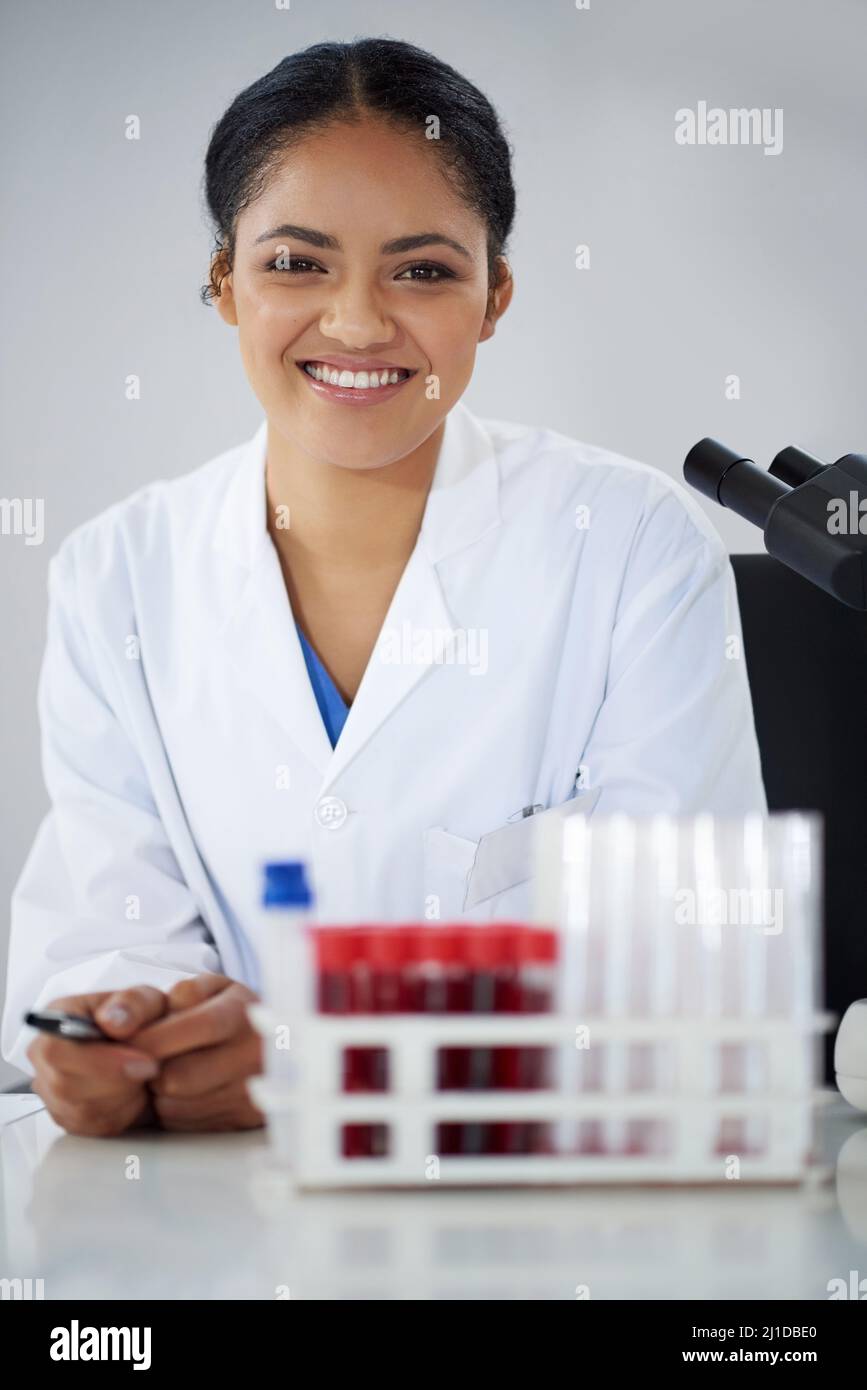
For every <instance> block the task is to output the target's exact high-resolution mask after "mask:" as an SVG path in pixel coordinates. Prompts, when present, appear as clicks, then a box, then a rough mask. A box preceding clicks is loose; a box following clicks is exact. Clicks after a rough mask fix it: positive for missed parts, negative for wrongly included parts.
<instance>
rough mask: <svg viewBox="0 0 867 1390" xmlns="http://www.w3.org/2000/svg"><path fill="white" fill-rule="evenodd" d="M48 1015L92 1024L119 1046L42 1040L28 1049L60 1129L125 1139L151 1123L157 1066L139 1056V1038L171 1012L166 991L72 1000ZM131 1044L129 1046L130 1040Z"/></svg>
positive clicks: (56, 1004) (38, 1087) (43, 1036)
mask: <svg viewBox="0 0 867 1390" xmlns="http://www.w3.org/2000/svg"><path fill="white" fill-rule="evenodd" d="M46 1007H47V1008H50V1009H64V1010H66V1011H67V1012H68V1013H71V1014H79V1015H81V1016H82V1017H83V1018H89V1019H92V1020H93V1021H94V1022H95V1023H97V1024H98V1025H99V1027H100V1028H101V1029H102V1030H103V1032H105V1033H108V1034H109V1035H110V1036H111V1037H112V1038H114V1039H116V1040H117V1041H115V1042H72V1041H71V1040H70V1039H69V1038H60V1037H56V1036H52V1035H49V1034H47V1033H40V1034H39V1036H38V1037H36V1038H35V1039H34V1040H33V1042H32V1043H31V1044H30V1046H29V1048H28V1049H27V1056H28V1058H29V1059H30V1061H31V1062H32V1063H33V1066H34V1068H35V1075H34V1077H33V1082H32V1087H33V1091H34V1092H35V1094H36V1095H38V1096H39V1097H41V1099H42V1100H43V1101H44V1102H45V1108H46V1109H47V1111H48V1113H49V1115H50V1116H51V1118H52V1119H53V1120H55V1121H56V1123H57V1124H59V1125H62V1126H63V1128H64V1129H65V1130H68V1132H69V1133H70V1134H86V1135H94V1136H106V1135H113V1134H122V1133H123V1131H124V1130H125V1129H130V1128H131V1127H133V1126H135V1125H143V1124H152V1123H153V1120H154V1114H153V1106H152V1100H151V1095H150V1092H149V1091H148V1089H147V1085H146V1082H147V1081H149V1080H151V1079H153V1078H154V1077H155V1076H156V1075H157V1073H158V1071H159V1064H158V1063H157V1062H155V1061H154V1060H153V1058H152V1057H150V1056H148V1054H147V1052H144V1051H142V1049H141V1048H140V1047H139V1045H138V1041H137V1039H136V1038H135V1037H134V1035H135V1034H136V1033H137V1032H138V1030H139V1029H140V1028H145V1027H147V1026H148V1025H150V1024H155V1022H156V1020H157V1019H158V1018H161V1017H162V1016H163V1014H164V1013H165V1012H166V1009H167V1007H168V1000H167V998H166V996H165V994H163V992H162V990H159V989H154V988H153V987H152V986H150V985H139V986H136V987H134V988H132V989H121V990H106V991H103V992H102V993H98V994H73V995H68V996H66V997H65V998H63V999H53V1000H52V1001H51V1003H50V1004H49V1005H47V1006H46ZM127 1039H129V1041H126V1040H127Z"/></svg>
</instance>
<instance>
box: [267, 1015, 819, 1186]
mask: <svg viewBox="0 0 867 1390" xmlns="http://www.w3.org/2000/svg"><path fill="white" fill-rule="evenodd" d="M250 1017H251V1019H252V1021H253V1022H254V1025H255V1026H256V1027H257V1029H258V1030H259V1031H260V1033H262V1035H263V1036H264V1037H266V1038H268V1037H271V1036H273V1027H274V1016H273V1015H272V1014H271V1013H270V1012H269V1010H268V1009H267V1008H266V1007H265V1006H264V1005H261V1004H255V1005H252V1006H251V1007H250ZM832 1022H833V1019H832V1017H831V1016H830V1015H828V1014H822V1013H816V1014H814V1015H812V1016H810V1017H807V1018H802V1019H789V1018H764V1019H762V1018H751V1017H746V1018H745V1017H737V1018H735V1017H732V1018H725V1017H718V1016H717V1017H713V1018H696V1017H690V1018H686V1017H683V1018H682V1017H672V1018H658V1017H657V1018H644V1019H639V1018H616V1019H615V1018H598V1019H597V1018H588V1019H585V1020H583V1021H582V1026H585V1027H587V1028H588V1029H589V1033H590V1036H591V1037H592V1038H593V1040H594V1045H598V1044H600V1043H601V1044H605V1043H607V1042H614V1043H618V1044H624V1043H625V1044H645V1045H647V1044H651V1045H652V1044H664V1045H667V1047H668V1048H670V1049H671V1055H672V1058H673V1066H672V1069H671V1080H670V1084H669V1086H668V1087H667V1088H666V1089H665V1090H664V1091H663V1090H661V1089H660V1090H658V1091H653V1090H641V1091H620V1092H617V1093H612V1092H599V1091H592V1092H591V1091H583V1092H582V1091H578V1092H575V1091H574V1090H573V1089H572V1085H573V1083H572V1082H571V1080H570V1082H569V1085H568V1088H567V1086H566V1085H565V1084H557V1083H556V1082H555V1084H553V1085H551V1086H550V1087H548V1088H546V1089H538V1090H532V1091H515V1090H505V1089H501V1090H487V1091H484V1090H473V1091H467V1090H461V1091H444V1090H437V1089H436V1063H437V1051H438V1049H439V1048H442V1047H531V1046H537V1047H542V1046H545V1047H550V1048H551V1050H552V1052H551V1059H552V1075H553V1076H554V1077H555V1078H556V1077H557V1076H558V1075H559V1076H560V1077H561V1078H562V1079H564V1080H565V1078H571V1077H572V1071H571V1069H570V1067H569V1066H568V1065H567V1064H566V1056H567V1054H568V1052H569V1050H570V1049H574V1047H575V1019H574V1017H570V1018H565V1017H562V1016H558V1015H555V1014H544V1015H541V1014H536V1015H533V1016H521V1015H516V1014H489V1015H485V1016H479V1015H470V1014H465V1015H458V1014H424V1015H407V1014H399V1015H379V1016H360V1015H342V1016H339V1017H338V1016H332V1015H322V1014H312V1013H311V1014H308V1015H307V1016H305V1018H304V1020H303V1038H304V1041H303V1049H302V1055H301V1056H300V1057H296V1058H295V1063H296V1065H297V1070H296V1081H295V1083H294V1084H293V1085H291V1086H290V1085H288V1084H286V1083H285V1082H282V1081H280V1080H279V1079H274V1078H271V1077H264V1076H262V1077H254V1078H252V1079H251V1082H250V1091H251V1095H252V1097H253V1100H254V1102H255V1103H256V1105H257V1106H259V1108H260V1109H262V1110H263V1112H264V1113H265V1115H266V1118H267V1123H268V1127H269V1131H270V1137H271V1142H272V1147H273V1150H274V1154H275V1157H276V1158H277V1159H278V1161H280V1162H281V1163H283V1164H285V1165H286V1166H287V1168H288V1169H289V1170H290V1172H291V1175H292V1178H293V1180H294V1182H295V1183H296V1184H297V1185H298V1186H299V1187H302V1188H332V1187H370V1188H379V1187H417V1188H423V1187H437V1186H442V1185H446V1186H464V1185H474V1186H500V1185H511V1184H529V1185H533V1184H539V1185H551V1184H565V1185H574V1184H583V1183H653V1184H669V1183H678V1184H680V1183H701V1184H708V1183H720V1184H723V1183H726V1184H727V1183H729V1182H730V1181H731V1179H732V1177H733V1176H734V1174H733V1173H732V1171H731V1157H732V1155H727V1154H725V1153H723V1152H722V1151H720V1150H719V1148H718V1132H719V1125H720V1121H722V1120H729V1119H731V1120H735V1121H747V1120H751V1121H752V1122H753V1128H755V1123H756V1121H763V1122H764V1125H763V1128H764V1142H763V1143H762V1145H761V1147H760V1148H759V1149H757V1151H754V1152H749V1153H743V1154H739V1155H738V1154H734V1155H733V1156H734V1157H736V1158H737V1159H738V1171H737V1178H738V1180H739V1182H740V1183H744V1182H746V1183H798V1182H802V1181H805V1180H806V1179H808V1178H809V1177H810V1176H811V1174H812V1173H813V1172H815V1171H816V1169H815V1162H814V1153H813V1147H814V1118H815V1106H816V1104H817V1102H819V1101H820V1100H822V1099H823V1098H825V1095H824V1093H822V1092H819V1091H817V1090H816V1089H815V1084H816V1077H815V1074H814V1073H815V1063H814V1057H815V1053H816V1047H815V1042H816V1037H817V1035H818V1034H820V1033H822V1032H824V1031H826V1030H827V1029H828V1028H829V1027H830V1026H831V1023H832ZM724 1044H742V1045H755V1044H758V1045H759V1046H760V1047H762V1048H763V1049H764V1054H765V1057H766V1059H767V1065H766V1067H765V1081H766V1085H765V1086H764V1088H762V1089H751V1090H750V1091H743V1090H738V1091H729V1092H723V1091H712V1090H710V1089H709V1086H708V1077H709V1076H710V1075H712V1074H713V1069H712V1067H711V1066H710V1062H711V1059H712V1058H713V1057H714V1051H715V1049H717V1048H719V1047H721V1046H723V1045H724ZM348 1047H377V1048H380V1047H381V1048H386V1049H387V1050H388V1076H389V1089H388V1091H386V1092H367V1093H359V1092H354V1093H346V1092H344V1091H343V1090H342V1089H341V1074H342V1067H341V1058H342V1053H343V1049H344V1048H348ZM578 1120H608V1121H617V1122H624V1123H626V1122H629V1121H633V1120H643V1121H647V1120H657V1121H661V1122H662V1123H663V1125H664V1126H665V1130H666V1143H665V1145H664V1148H663V1149H662V1150H660V1148H659V1146H658V1145H654V1146H653V1148H654V1151H653V1152H639V1153H634V1152H631V1153H623V1152H612V1153H598V1152H594V1153H572V1152H562V1153H556V1152H555V1153H530V1154H520V1155H519V1154H514V1155H513V1154H502V1155H500V1154H491V1155H480V1156H471V1155H455V1156H451V1155H442V1156H440V1155H438V1154H437V1150H436V1127H437V1125H438V1124H439V1123H446V1124H448V1123H456V1124H461V1123H476V1124H478V1123H498V1122H502V1123H509V1122H533V1121H535V1122H539V1123H545V1122H549V1123H550V1124H551V1125H552V1126H553V1125H554V1124H556V1122H558V1121H561V1122H562V1121H578ZM347 1124H356V1125H384V1126H386V1128H387V1133H388V1144H387V1152H386V1153H385V1154H383V1155H382V1156H378V1157H375V1158H368V1157H352V1158H350V1157H344V1155H343V1153H342V1144H341V1134H342V1128H343V1126H344V1125H347Z"/></svg>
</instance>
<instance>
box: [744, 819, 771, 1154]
mask: <svg viewBox="0 0 867 1390" xmlns="http://www.w3.org/2000/svg"><path fill="white" fill-rule="evenodd" d="M766 830H767V820H766V818H765V817H764V816H761V815H759V814H757V813H754V814H750V815H747V816H745V817H744V824H743V857H744V869H745V874H746V882H747V889H748V893H749V903H750V911H749V913H748V914H747V915H748V921H747V923H746V932H745V939H744V949H743V953H742V961H743V967H744V979H743V986H742V998H741V1004H742V1012H743V1013H744V1014H745V1015H747V1016H748V1017H752V1018H762V1017H766V1016H767V1012H768V951H767V945H768V936H767V934H766V933H765V931H764V930H763V926H762V922H761V917H760V914H761V911H762V905H763V898H764V894H765V893H766V892H767V890H768V889H769V888H770V886H771V884H770V874H769V856H768V842H767V835H766ZM754 919H757V920H754ZM766 1060H767V1058H766V1054H765V1055H764V1061H765V1062H766ZM744 1064H745V1065H744V1078H743V1084H744V1090H745V1091H746V1092H747V1093H749V1092H753V1093H755V1092H757V1091H758V1090H759V1089H760V1087H761V1085H762V1073H763V1053H762V1050H761V1048H760V1047H759V1045H758V1044H757V1043H755V1042H749V1043H747V1044H746V1045H745V1048H744ZM765 1128H766V1120H763V1118H762V1116H761V1115H752V1116H748V1117H747V1119H746V1120H745V1122H744V1124H743V1125H742V1126H741V1133H742V1142H743V1146H744V1148H745V1150H746V1152H747V1153H758V1152H760V1151H761V1149H762V1146H763V1142H764V1135H765Z"/></svg>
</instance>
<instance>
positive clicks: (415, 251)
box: [4, 39, 765, 1134]
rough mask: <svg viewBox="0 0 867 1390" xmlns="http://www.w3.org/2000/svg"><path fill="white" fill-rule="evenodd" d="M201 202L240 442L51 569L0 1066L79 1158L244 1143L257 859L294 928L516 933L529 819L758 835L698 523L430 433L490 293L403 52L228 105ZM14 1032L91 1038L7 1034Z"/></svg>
mask: <svg viewBox="0 0 867 1390" xmlns="http://www.w3.org/2000/svg"><path fill="white" fill-rule="evenodd" d="M206 190H207V199H208V204H209V208H210V211H211V214H212V216H213V219H214V223H215V226H216V231H217V244H216V249H215V252H214V256H213V260H212V266H211V275H210V284H209V286H208V288H207V290H206V291H205V295H206V298H210V299H212V300H213V302H214V303H215V304H216V306H217V309H218V311H219V313H220V315H221V317H222V318H223V320H224V321H225V322H226V323H227V324H230V325H232V326H234V327H236V328H237V330H238V338H239V343H240V349H241V356H242V359H243V363H244V367H245V370H246V373H247V376H248V378H249V381H250V384H251V386H252V388H253V390H254V392H255V394H256V396H257V397H258V399H259V401H260V402H261V404H262V407H263V411H264V415H265V419H264V420H263V422H262V424H261V426H260V428H259V429H258V430H257V432H256V434H255V435H254V437H253V438H252V440H250V441H249V442H248V443H246V444H244V445H241V446H240V447H237V448H234V449H231V450H230V451H229V452H228V453H226V454H223V455H221V456H220V457H219V458H217V459H215V460H213V461H212V462H211V463H209V464H207V465H205V466H204V467H201V468H198V469H197V470H196V471H194V472H192V473H190V474H188V475H187V476H186V477H182V478H180V479H178V480H177V481H174V482H170V483H155V484H153V485H152V486H149V487H146V488H145V489H143V490H142V491H140V492H138V493H136V494H135V495H134V496H133V497H131V498H130V499H128V500H127V501H125V502H123V503H121V504H119V505H117V506H114V507H112V508H110V509H109V511H108V512H106V513H105V514H103V515H102V516H100V517H98V518H97V519H96V520H95V521H93V522H91V523H89V524H87V525H85V526H83V527H81V528H80V529H79V530H78V531H76V532H75V533H74V534H73V535H72V536H70V537H69V538H68V539H67V541H66V542H65V544H64V545H63V546H62V547H61V549H60V551H59V553H58V555H57V556H56V558H55V559H54V560H53V562H52V569H51V581H50V590H51V604H50V619H49V635H48V644H47V651H46V657H45V663H44V668H43V674H42V678H41V686H40V713H41V720H42V728H43V745H44V766H45V774H46V780H47V784H48V787H49V791H50V794H51V798H52V803H53V804H52V810H51V812H50V814H49V816H48V817H47V819H46V820H45V822H44V823H43V825H42V827H41V828H40V831H39V833H38V836H37V840H36V843H35V845H34V847H33V850H32V853H31V855H30V858H29V860H28V862H27V865H26V866H25V869H24V871H23V874H22V877H21V879H20V882H19V884H18V886H17V889H16V893H15V899H14V914H13V915H14V923H13V934H12V947H11V961H10V990H9V997H8V1000H7V1007H6V1016H5V1033H4V1043H5V1053H6V1056H7V1057H8V1059H9V1060H10V1061H12V1062H15V1063H17V1064H18V1065H20V1066H23V1067H26V1068H27V1069H28V1070H31V1071H33V1073H34V1086H35V1089H36V1090H37V1091H38V1092H39V1094H40V1095H41V1096H42V1097H43V1099H44V1100H45V1102H46V1105H47V1107H48V1109H49V1110H50V1112H51V1113H52V1115H53V1116H54V1118H55V1119H56V1120H57V1121H58V1122H59V1123H60V1124H62V1125H64V1126H65V1127H66V1128H67V1129H69V1130H73V1131H75V1132H79V1133H88V1134H109V1133H118V1132H120V1131H121V1130H123V1129H124V1128H126V1127H128V1126H130V1125H133V1124H137V1123H142V1122H145V1121H155V1122H158V1123H161V1124H162V1125H164V1126H166V1127H167V1128H175V1129H217V1128H241V1127H244V1126H248V1125H255V1124H258V1123H260V1122H261V1117H260V1115H259V1113H258V1112H257V1111H256V1110H254V1109H253V1107H252V1106H251V1104H250V1101H249V1099H248V1097H247V1094H246V1087H245V1082H246V1078H247V1077H248V1076H249V1075H250V1074H252V1073H255V1072H256V1071H258V1070H259V1069H260V1052H259V1043H258V1039H257V1038H256V1037H255V1035H254V1034H253V1033H252V1031H251V1028H250V1025H249V1024H248V1022H247V1019H246V1012H245V1005H246V1003H247V1002H248V1001H249V999H251V998H252V997H253V991H254V990H255V988H256V986H257V983H258V968H257V933H258V931H259V930H260V929H261V922H260V920H259V918H258V916H257V912H256V910H255V903H256V899H257V893H258V875H259V871H260V867H261V863H262V861H263V860H264V859H267V858H272V857H277V858H283V859H287V858H297V859H303V860H305V861H306V862H307V863H308V865H309V866H310V868H311V871H312V876H313V880H314V884H315V888H316V893H317V899H318V909H319V914H320V917H321V919H322V920H326V921H328V920H331V921H339V920H352V919H355V920H371V919H385V920H391V919H412V918H415V919H421V918H425V917H427V918H436V917H441V918H452V917H455V916H461V915H465V916H467V917H472V918H475V919H479V920H491V919H494V918H497V917H515V916H520V915H522V914H525V913H526V912H527V911H528V910H529V906H530V883H529V875H530V870H531V858H530V850H531V833H532V831H533V830H534V824H533V819H531V815H530V814H528V813H531V812H535V814H536V815H538V814H548V815H551V816H559V815H562V814H563V813H564V812H567V811H570V810H574V809H575V806H576V798H590V800H588V801H587V802H586V807H587V809H588V810H589V809H590V807H591V805H593V799H595V805H594V806H593V810H594V814H604V813H607V812H610V811H617V810H620V811H626V812H633V813H642V812H650V811H654V810H666V811H671V812H684V813H686V812H692V811H695V810H697V809H699V808H706V809H710V810H714V811H717V812H733V813H734V812H744V811H748V810H754V809H758V810H764V809H765V799H764V792H763V788H762V782H761V773H760V766H759V757H758V750H757V745H756V739H755V732H754V727H753V721H752V712H751V706H750V697H749V689H748V684H747V677H746V673H745V670H744V664H743V661H742V660H740V659H738V657H739V638H740V627H739V619H738V614H737V608H736V603H735V595H734V584H733V579H732V574H731V570H730V567H729V564H728V560H727V557H726V554H725V551H724V549H723V546H722V544H721V542H720V540H719V538H718V536H717V534H716V532H715V531H714V530H713V528H712V527H711V526H710V525H709V524H708V523H707V521H706V520H705V519H704V516H703V514H702V512H701V510H700V509H699V508H698V507H697V505H695V504H694V503H693V502H692V501H691V500H690V499H689V498H688V497H687V496H686V495H685V494H684V492H683V491H682V489H680V488H679V487H678V486H677V485H676V484H674V483H673V482H672V481H671V480H670V479H668V478H666V477H664V476H662V475H660V474H659V473H657V472H655V471H653V470H651V469H649V468H647V467H645V466H643V465H641V464H638V463H633V462H631V461H629V460H627V459H623V458H620V457H618V456H615V455H613V454H610V453H608V452H606V451H605V450H602V449H598V448H590V447H588V446H585V445H582V444H578V443H576V442H574V441H572V440H570V439H567V438H564V437H563V436H561V435H558V434H555V433H553V432H552V431H550V430H545V429H529V428H526V427H524V426H520V425H511V424H503V423H496V422H490V421H488V422H484V423H483V422H481V421H479V420H477V419H476V418H475V417H474V416H473V415H471V414H470V413H469V411H467V409H466V408H465V407H464V406H463V405H461V404H460V397H461V396H462V394H463V392H464V390H465V388H466V386H467V384H468V382H469V380H470V377H471V375H472V370H473V364H474V360H475V354H476V349H477V347H478V345H479V344H480V343H484V342H486V341H487V340H488V339H489V338H490V337H491V336H492V334H493V333H494V331H495V328H496V326H497V324H498V322H499V320H500V319H501V317H502V316H503V314H504V313H505V311H506V309H507V308H508V306H509V302H510V299H511V295H512V278H511V273H510V270H509V265H508V262H507V260H506V258H505V249H506V242H507V238H508V235H509V232H510V229H511V226H512V220H513V212H514V201H515V200H514V189H513V185H512V179H511V172H510V161H509V149H508V146H507V143H506V141H505V139H504V137H503V134H502V132H501V129H500V126H499V124H498V121H497V117H496V115H495V113H494V111H493V109H492V108H491V106H490V105H489V103H488V102H487V101H486V99H485V98H484V97H483V96H482V95H481V93H479V92H478V91H477V90H476V89H475V88H474V87H473V86H472V85H471V84H470V83H469V82H467V81H466V80H465V79H464V78H462V77H461V76H460V75H459V74H458V73H456V72H455V71H453V70H452V69H451V68H449V67H447V66H446V65H445V64H443V63H441V62H439V61H438V60H437V59H435V58H434V57H432V56H431V55H430V54H427V53H424V52H422V51H420V50H418V49H416V48H413V47H411V46H409V45H407V44H403V43H398V42H393V41H390V40H384V39H383V40H380V39H368V40H363V41H359V42H356V43H353V44H334V43H328V44H320V45H317V46H315V47H313V48H311V49H308V50H307V51H305V52H303V53H299V54H296V55H294V56H292V57H289V58H287V59H285V60H284V61H283V62H281V63H279V64H278V65H277V67H276V68H275V69H274V70H273V71H272V72H270V73H268V74H267V75H266V76H265V77H263V78H262V79H261V80H260V81H258V82H256V83H254V84H253V85H252V86H251V87H249V88H248V89H247V90H246V91H244V92H242V93H241V94H240V96H239V97H237V99H236V100H235V101H234V102H233V103H232V105H231V106H230V107H229V109H228V111H227V112H226V114H225V115H224V116H223V118H222V119H221V121H220V122H219V124H218V125H217V126H216V128H215V130H214V132H213V136H212V139H211V142H210V146H209V149H208V153H207V163H206ZM542 348H543V345H541V344H532V345H530V348H529V350H528V346H527V345H526V344H524V345H520V346H519V345H516V350H520V351H523V352H525V353H526V357H527V369H528V371H534V370H544V353H543V351H542ZM730 658H734V659H730ZM49 1003H53V1004H55V1006H57V1005H60V1006H62V1007H66V1008H69V1009H71V1010H73V1011H74V1012H76V1013H87V1014H91V1015H93V1016H95V1017H96V1019H97V1021H98V1022H99V1023H100V1024H101V1025H102V1026H103V1027H104V1029H105V1030H106V1032H108V1033H109V1035H110V1036H111V1037H113V1038H114V1039H115V1040H116V1041H115V1042H113V1043H112V1042H107V1043H105V1044H103V1043H94V1044H89V1045H88V1046H86V1047H82V1046H80V1045H77V1044H75V1043H71V1042H66V1041H62V1040H58V1039H54V1038H48V1037H46V1036H44V1035H40V1036H39V1037H38V1038H37V1039H36V1040H35V1041H32V1040H31V1035H30V1034H29V1032H28V1031H27V1030H25V1029H22V1028H21V1022H20V1021H21V1017H22V1014H23V1012H24V1010H25V1009H26V1008H31V1007H39V1006H44V1005H47V1004H49Z"/></svg>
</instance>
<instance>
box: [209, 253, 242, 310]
mask: <svg viewBox="0 0 867 1390" xmlns="http://www.w3.org/2000/svg"><path fill="white" fill-rule="evenodd" d="M209 278H210V283H211V288H212V290H213V296H212V300H211V302H212V303H213V304H215V305H216V306H217V313H218V314H219V315H220V318H221V319H222V320H223V322H224V323H228V324H231V325H232V326H233V327H237V325H238V313H237V309H236V307H235V295H234V292H233V290H232V271H231V269H230V266H229V256H228V252H227V250H226V248H225V247H221V249H220V250H219V251H215V252H214V255H213V257H212V259H211V272H210V277H209Z"/></svg>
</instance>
